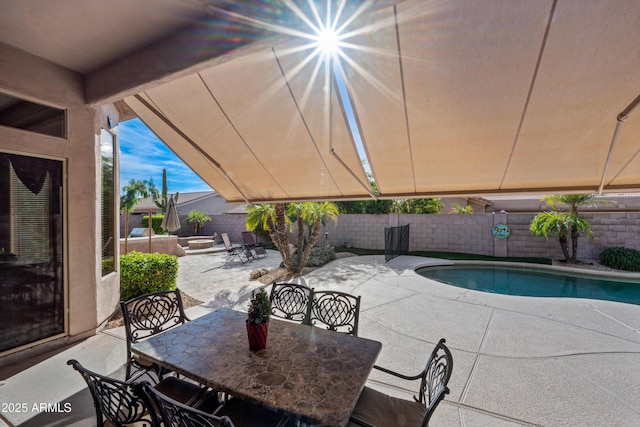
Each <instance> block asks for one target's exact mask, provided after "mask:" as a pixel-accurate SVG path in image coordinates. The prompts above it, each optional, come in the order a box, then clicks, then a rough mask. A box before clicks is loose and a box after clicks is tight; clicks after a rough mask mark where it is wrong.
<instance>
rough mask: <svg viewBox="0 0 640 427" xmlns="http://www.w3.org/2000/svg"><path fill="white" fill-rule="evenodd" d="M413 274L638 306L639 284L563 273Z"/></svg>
mask: <svg viewBox="0 0 640 427" xmlns="http://www.w3.org/2000/svg"><path fill="white" fill-rule="evenodd" d="M416 273H418V274H419V275H421V276H424V277H427V278H429V279H433V280H437V281H438V282H442V283H447V284H449V285H453V286H457V287H461V288H466V289H473V290H476V291H482V292H491V293H497V294H504V295H521V296H530V297H569V298H589V299H599V300H607V301H618V302H626V303H629V304H636V305H640V281H639V282H622V281H613V280H605V279H603V278H600V277H595V276H591V277H588V276H586V275H573V274H570V273H566V272H558V273H556V272H547V271H541V270H534V269H529V268H519V267H503V266H477V265H447V266H435V267H422V268H419V269H417V270H416Z"/></svg>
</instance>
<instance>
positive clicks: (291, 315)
mask: <svg viewBox="0 0 640 427" xmlns="http://www.w3.org/2000/svg"><path fill="white" fill-rule="evenodd" d="M269 298H270V299H271V315H272V316H275V317H280V318H282V319H287V320H293V321H295V322H299V323H303V324H309V315H310V313H309V311H310V310H311V300H312V299H313V289H312V288H309V287H308V286H305V285H298V284H296V283H275V282H273V284H272V285H271V294H270V297H269Z"/></svg>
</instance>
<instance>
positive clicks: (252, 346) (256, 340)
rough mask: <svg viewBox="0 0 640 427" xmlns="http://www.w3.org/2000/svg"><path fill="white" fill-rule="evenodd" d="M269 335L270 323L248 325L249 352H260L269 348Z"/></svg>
mask: <svg viewBox="0 0 640 427" xmlns="http://www.w3.org/2000/svg"><path fill="white" fill-rule="evenodd" d="M268 333H269V322H266V323H260V324H255V323H247V337H248V338H249V350H251V351H258V350H264V349H265V348H267V334H268Z"/></svg>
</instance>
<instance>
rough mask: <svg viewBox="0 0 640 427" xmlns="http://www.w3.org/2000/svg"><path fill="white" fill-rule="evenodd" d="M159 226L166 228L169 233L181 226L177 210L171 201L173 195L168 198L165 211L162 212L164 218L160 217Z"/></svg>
mask: <svg viewBox="0 0 640 427" xmlns="http://www.w3.org/2000/svg"><path fill="white" fill-rule="evenodd" d="M160 226H161V227H162V228H163V229H165V230H168V231H169V233H171V232H173V231H176V230H178V229H179V228H180V227H181V225H180V218H178V211H177V210H176V203H175V202H174V201H173V196H171V198H170V199H169V205H168V206H167V212H166V213H165V214H164V218H162V224H161V225H160Z"/></svg>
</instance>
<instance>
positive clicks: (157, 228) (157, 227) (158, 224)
mask: <svg viewBox="0 0 640 427" xmlns="http://www.w3.org/2000/svg"><path fill="white" fill-rule="evenodd" d="M163 219H164V215H151V228H153V231H154V232H155V233H156V234H167V232H166V231H164V230H163V229H162V220H163ZM142 226H143V227H144V228H149V215H144V216H143V217H142Z"/></svg>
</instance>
